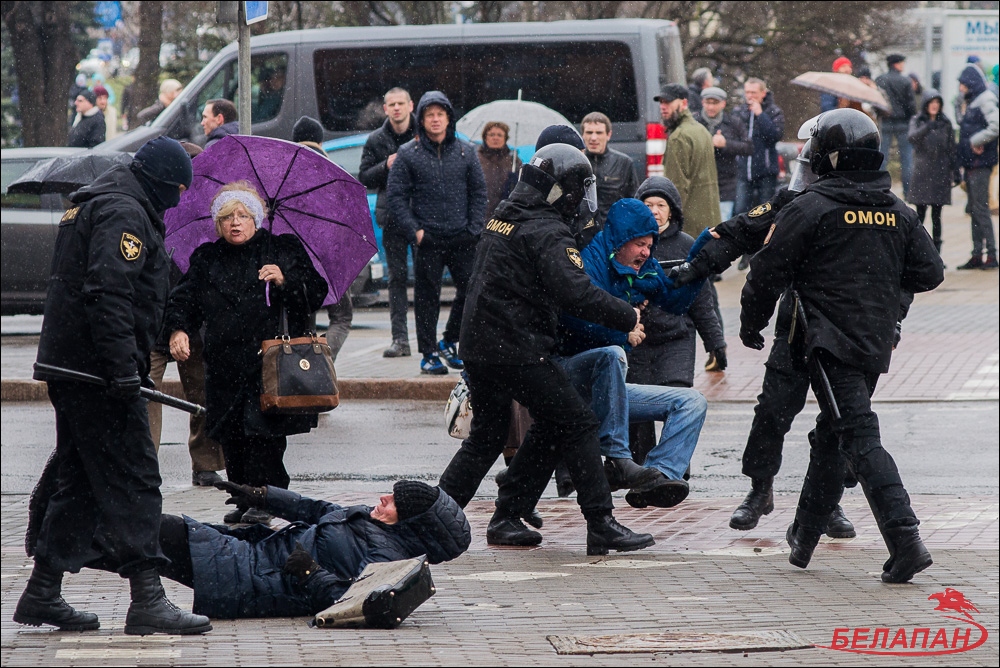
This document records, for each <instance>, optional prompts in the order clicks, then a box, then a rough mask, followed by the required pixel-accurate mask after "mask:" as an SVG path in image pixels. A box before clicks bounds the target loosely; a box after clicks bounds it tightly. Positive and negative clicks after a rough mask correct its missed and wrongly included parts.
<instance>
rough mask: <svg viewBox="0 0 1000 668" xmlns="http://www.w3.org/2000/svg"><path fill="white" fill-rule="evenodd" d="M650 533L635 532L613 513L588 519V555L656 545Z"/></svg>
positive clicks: (629, 550)
mask: <svg viewBox="0 0 1000 668" xmlns="http://www.w3.org/2000/svg"><path fill="white" fill-rule="evenodd" d="M655 543H656V541H654V540H653V537H652V536H651V535H649V534H648V533H634V532H633V531H632V530H631V529H629V528H628V527H624V526H622V525H621V524H619V523H618V520H616V519H615V518H614V517H613V516H612V515H611V513H608V514H607V515H602V516H601V517H597V518H594V519H588V520H587V556H588V557H593V556H597V555H601V554H607V553H608V551H609V550H615V551H616V552H632V551H634V550H641V549H643V548H646V547H650V546H652V545H654V544H655Z"/></svg>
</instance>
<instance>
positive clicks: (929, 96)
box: [920, 88, 944, 116]
mask: <svg viewBox="0 0 1000 668" xmlns="http://www.w3.org/2000/svg"><path fill="white" fill-rule="evenodd" d="M933 100H937V101H938V102H940V103H941V110H940V111H938V116H940V115H941V112H942V111H944V98H943V97H941V93H939V92H937V91H936V90H934V89H933V88H925V89H924V95H923V98H922V99H921V102H920V111H921V112H923V113H924V114H927V105H928V104H930V103H931V102H932V101H933Z"/></svg>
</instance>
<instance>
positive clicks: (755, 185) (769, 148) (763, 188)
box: [733, 78, 785, 213]
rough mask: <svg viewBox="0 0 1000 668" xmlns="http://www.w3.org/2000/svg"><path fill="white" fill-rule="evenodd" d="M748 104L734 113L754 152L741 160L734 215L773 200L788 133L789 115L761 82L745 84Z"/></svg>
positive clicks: (739, 160)
mask: <svg viewBox="0 0 1000 668" xmlns="http://www.w3.org/2000/svg"><path fill="white" fill-rule="evenodd" d="M743 96H744V97H745V98H746V103H745V104H743V105H740V106H739V107H737V108H736V109H735V110H734V112H733V114H734V115H735V116H736V118H738V119H739V120H740V122H741V123H743V126H744V127H745V128H746V129H747V138H748V139H749V140H750V141H751V142H753V153H752V154H750V155H748V156H745V157H743V156H741V157H740V158H738V160H737V164H738V165H739V168H740V177H739V180H738V181H737V182H736V205H735V206H734V208H733V211H734V213H743V212H744V211H749V210H750V209H752V208H754V207H755V206H758V205H760V204H763V203H764V202H766V201H768V200H769V199H771V198H772V197H774V191H775V189H776V188H777V184H778V149H777V148H776V147H777V144H778V142H779V141H781V137H782V135H784V134H785V113H784V112H783V111H782V110H781V107H779V106H778V105H776V104H775V103H774V95H773V93H771V92H770V91H769V90H768V89H767V84H766V83H764V81H762V80H761V79H756V78H750V79H747V80H746V83H744V84H743Z"/></svg>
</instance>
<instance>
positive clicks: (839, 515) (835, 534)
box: [826, 505, 858, 538]
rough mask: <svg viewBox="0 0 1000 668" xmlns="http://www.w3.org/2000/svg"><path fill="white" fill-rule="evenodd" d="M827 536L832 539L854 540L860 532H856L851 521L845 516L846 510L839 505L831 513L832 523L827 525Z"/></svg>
mask: <svg viewBox="0 0 1000 668" xmlns="http://www.w3.org/2000/svg"><path fill="white" fill-rule="evenodd" d="M826 535H827V536H829V537H830V538H854V537H855V536H857V535H858V532H857V531H855V530H854V525H853V524H852V523H851V520H849V519H847V516H846V515H844V509H843V508H841V507H840V506H839V505H838V506H837V507H836V508H834V509H833V512H832V513H830V523H829V524H827V525H826Z"/></svg>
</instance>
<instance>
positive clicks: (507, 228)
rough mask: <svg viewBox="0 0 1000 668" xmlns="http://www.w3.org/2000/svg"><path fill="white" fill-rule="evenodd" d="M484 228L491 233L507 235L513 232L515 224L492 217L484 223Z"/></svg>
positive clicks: (515, 227)
mask: <svg viewBox="0 0 1000 668" xmlns="http://www.w3.org/2000/svg"><path fill="white" fill-rule="evenodd" d="M484 229H485V231H487V232H492V233H493V234H499V235H500V236H502V237H509V236H510V235H512V234H514V231H515V230H517V224H516V223H505V222H504V221H502V220H500V219H498V218H493V219H491V220H490V222H488V223H486V226H485V228H484Z"/></svg>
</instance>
